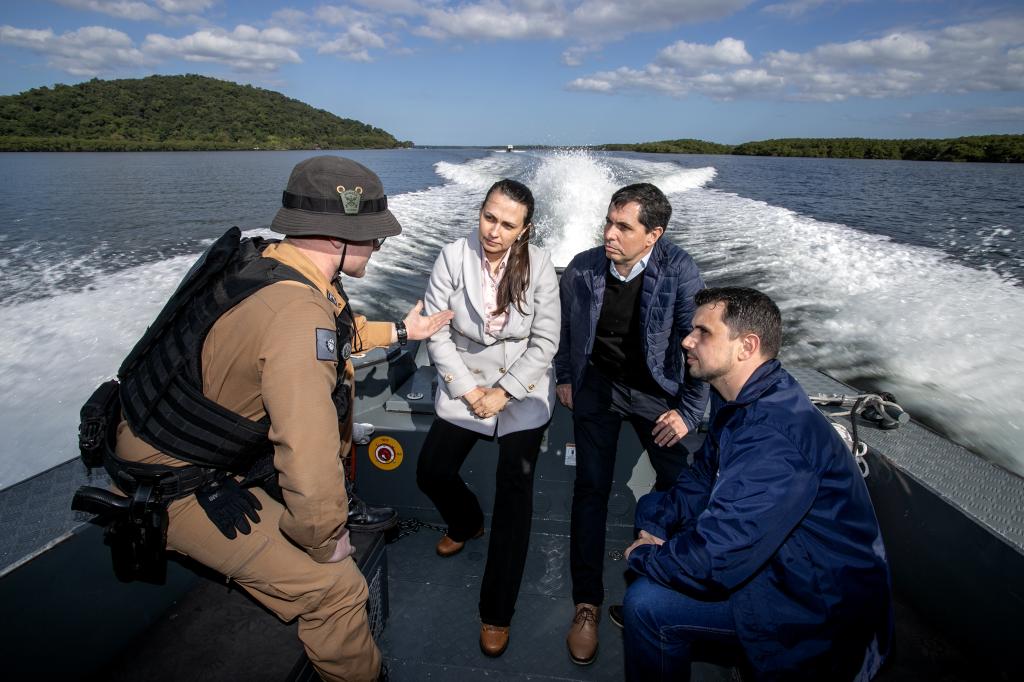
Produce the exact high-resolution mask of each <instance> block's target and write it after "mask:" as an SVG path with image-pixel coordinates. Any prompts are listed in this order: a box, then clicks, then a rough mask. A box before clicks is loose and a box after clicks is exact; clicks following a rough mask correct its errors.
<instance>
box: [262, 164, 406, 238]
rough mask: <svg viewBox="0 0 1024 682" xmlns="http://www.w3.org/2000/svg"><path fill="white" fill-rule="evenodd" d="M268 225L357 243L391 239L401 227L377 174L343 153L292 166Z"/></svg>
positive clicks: (296, 233)
mask: <svg viewBox="0 0 1024 682" xmlns="http://www.w3.org/2000/svg"><path fill="white" fill-rule="evenodd" d="M270 229H272V230H274V231H275V232H280V233H281V234H285V235H291V236H295V237H300V236H303V237H308V236H323V237H335V238H337V239H346V240H349V241H357V242H358V241H368V240H370V239H379V238H381V237H391V236H393V235H396V234H399V233H401V231H402V226H401V225H399V224H398V220H397V219H395V216H394V215H393V214H392V213H391V211H389V210H388V197H387V195H386V194H384V185H382V184H381V181H380V178H379V177H377V174H376V173H374V172H373V171H372V170H370V169H369V168H367V167H366V166H364V165H363V164H361V163H356V162H355V161H353V160H352V159H346V158H345V157H343V156H314V157H313V158H311V159H306V160H305V161H302V162H301V163H299V164H298V165H296V166H295V168H293V169H292V174H291V176H290V177H289V178H288V186H287V187H286V188H285V190H284V194H283V196H282V198H281V208H280V209H279V210H278V211H277V215H276V216H274V220H273V222H272V223H270Z"/></svg>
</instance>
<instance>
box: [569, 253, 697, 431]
mask: <svg viewBox="0 0 1024 682" xmlns="http://www.w3.org/2000/svg"><path fill="white" fill-rule="evenodd" d="M608 268H609V261H608V258H607V256H605V255H604V247H603V246H598V247H596V248H593V249H589V250H587V251H583V252H581V253H578V254H576V256H575V257H574V258H573V259H572V261H570V263H569V265H568V266H567V267H566V268H565V272H564V273H563V274H562V281H561V285H560V286H561V292H560V293H561V300H562V337H561V339H560V341H559V343H558V353H556V354H555V378H556V380H557V382H558V383H559V384H572V389H573V393H575V392H576V391H577V390H578V389H579V387H580V384H581V383H582V381H583V372H584V370H586V368H587V362H588V360H589V359H590V353H591V352H592V351H593V349H594V337H595V335H596V330H597V319H598V317H600V315H601V303H602V302H603V301H604V284H605V275H606V274H607V273H608ZM642 276H643V278H644V281H643V289H642V291H641V294H640V315H641V319H642V320H644V325H643V328H644V330H645V333H644V338H643V349H644V354H645V356H646V358H647V367H648V368H649V369H650V370H651V376H653V377H654V380H655V381H657V382H658V385H659V386H661V387H662V388H663V389H665V391H666V392H667V393H668V394H669V395H671V396H676V397H678V398H679V399H680V404H679V408H678V409H679V412H680V414H682V416H683V421H685V422H686V425H687V427H689V428H690V430H691V431H694V430H695V429H696V427H697V425H698V424H699V423H700V420H701V417H703V416H704V407H705V406H706V405H707V400H708V388H707V384H705V383H704V382H703V381H698V380H697V379H693V378H692V377H690V375H689V372H687V371H686V364H685V363H684V362H683V350H682V346H681V345H680V344H681V343H682V340H683V338H684V337H685V336H686V335H687V334H689V333H690V331H691V330H692V329H693V313H694V310H695V309H696V307H695V306H694V303H693V297H694V296H695V295H696V294H697V292H698V291H700V290H701V289H703V288H704V280H702V279H701V277H700V271H699V270H697V264H696V263H694V262H693V259H692V258H690V254H688V253H686V251H683V250H682V249H681V248H679V247H678V246H676V245H675V244H672V243H671V242H669V241H668V240H667V239H665V238H662V239H659V240H658V241H657V242H655V244H654V249H653V250H652V251H651V257H650V259H649V260H648V261H647V268H646V269H645V270H644V272H643V275H642Z"/></svg>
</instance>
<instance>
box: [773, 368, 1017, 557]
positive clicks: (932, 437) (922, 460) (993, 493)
mask: <svg viewBox="0 0 1024 682" xmlns="http://www.w3.org/2000/svg"><path fill="white" fill-rule="evenodd" d="M789 372H790V373H791V374H792V375H793V376H794V377H796V379H797V381H799V382H800V384H801V385H802V386H803V387H804V390H806V391H807V392H808V393H844V392H845V393H847V394H852V393H855V391H854V390H853V389H851V388H850V387H849V386H846V385H844V384H841V383H839V382H838V381H835V380H834V379H832V378H831V377H828V376H826V375H824V374H821V373H820V372H817V371H815V370H810V369H802V368H796V369H789ZM897 397H899V396H897ZM844 421H845V422H846V423H847V424H848V423H849V421H848V420H844ZM858 431H859V433H860V436H861V438H862V439H863V440H864V441H865V442H866V443H867V444H868V445H869V446H870V447H871V449H872V450H875V451H877V452H879V453H883V454H884V456H885V458H886V459H888V460H889V461H891V462H892V463H893V464H894V465H895V466H897V467H899V468H900V469H901V470H902V471H904V472H906V473H907V474H908V475H910V476H912V477H913V478H914V479H915V480H916V481H918V482H919V483H921V485H923V486H925V487H926V488H927V489H928V490H930V491H932V492H933V493H935V494H936V495H938V496H940V497H942V498H943V499H945V500H947V501H948V502H950V503H951V504H954V505H955V506H956V507H958V508H959V509H961V510H962V511H963V512H964V513H965V514H967V515H969V516H970V517H971V518H973V519H974V520H975V521H977V522H978V523H980V524H982V525H983V526H984V527H985V528H987V529H988V530H989V531H990V532H992V533H994V534H995V535H997V536H998V537H1000V538H1002V539H1003V540H1004V541H1006V542H1007V543H1009V544H1010V545H1012V546H1013V547H1015V548H1016V550H1017V551H1018V552H1021V553H1024V479H1022V478H1020V477H1018V476H1016V475H1014V474H1012V473H1010V472H1009V471H1006V470H1005V469H1001V468H1000V467H998V466H996V465H995V464H992V463H991V462H988V461H986V460H984V459H982V458H981V457H979V456H978V455H976V454H974V453H973V452H971V451H970V450H967V449H966V448H964V447H961V446H959V445H957V444H956V443H953V442H952V441H949V440H947V439H945V438H943V437H942V436H940V435H938V434H936V433H934V432H932V431H930V430H929V429H927V428H925V427H923V426H921V425H919V424H916V423H914V422H911V423H910V424H906V425H904V426H902V427H900V428H898V429H895V430H892V431H882V430H880V429H876V428H872V427H864V428H860V429H858Z"/></svg>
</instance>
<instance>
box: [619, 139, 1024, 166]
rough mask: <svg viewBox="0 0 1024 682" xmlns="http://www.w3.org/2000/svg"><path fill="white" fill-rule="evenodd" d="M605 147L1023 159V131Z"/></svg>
mask: <svg viewBox="0 0 1024 682" xmlns="http://www.w3.org/2000/svg"><path fill="white" fill-rule="evenodd" d="M601 148H602V149H607V150H608V151H634V152H651V153H674V154H737V155H745V156H810V157H819V158H832V159H904V160H908V161H988V162H994V163H1022V162H1024V135H976V136H972V137H956V138H951V139H945V140H932V139H912V140H872V139H865V138H860V137H841V138H787V139H781V140H762V141H760V142H744V143H743V144H738V145H724V144H716V143H714V142H705V141H703V140H689V139H687V140H662V141H661V142H641V143H638V144H606V145H603V146H602V147H601Z"/></svg>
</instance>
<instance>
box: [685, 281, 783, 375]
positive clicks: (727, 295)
mask: <svg viewBox="0 0 1024 682" xmlns="http://www.w3.org/2000/svg"><path fill="white" fill-rule="evenodd" d="M693 301H694V303H696V304H697V306H698V307H700V306H702V305H707V304H709V303H724V304H725V310H723V311H722V321H723V322H725V325H726V326H727V327H728V328H729V331H731V332H732V334H733V338H735V337H736V336H738V335H740V334H757V336H758V338H760V339H761V355H762V356H763V357H766V358H769V359H771V358H774V357H775V356H777V355H778V354H779V347H780V346H781V345H782V313H780V312H779V306H777V305H775V301H773V300H772V299H771V298H769V297H768V295H767V294H763V293H761V292H760V291H758V290H757V289H748V288H746V287H717V288H711V289H703V290H701V291H699V292H697V295H696V296H694V298H693Z"/></svg>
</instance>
